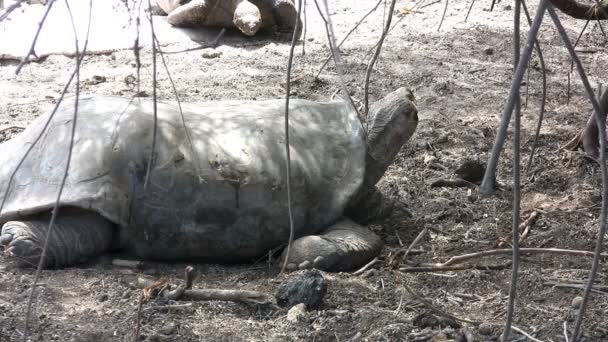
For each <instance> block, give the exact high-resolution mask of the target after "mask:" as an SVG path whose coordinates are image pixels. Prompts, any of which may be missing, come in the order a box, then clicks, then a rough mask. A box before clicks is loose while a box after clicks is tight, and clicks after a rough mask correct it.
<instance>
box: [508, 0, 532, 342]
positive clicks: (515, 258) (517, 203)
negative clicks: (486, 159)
mask: <svg viewBox="0 0 608 342" xmlns="http://www.w3.org/2000/svg"><path fill="white" fill-rule="evenodd" d="M520 21H521V0H515V10H514V11H513V70H515V68H516V67H517V64H518V63H519V53H520V51H519V50H520V46H519V45H520V39H519V31H520V30H519V27H520ZM529 59H530V58H528V61H529ZM520 143H521V98H520V95H519V91H518V92H517V94H516V95H515V128H514V133H513V209H512V210H513V213H512V215H511V220H512V222H511V230H512V233H513V241H512V244H513V245H512V250H513V253H512V257H511V263H512V265H511V282H510V284H509V299H508V301H507V314H506V318H505V327H504V330H503V333H502V342H508V341H509V336H510V335H511V325H512V323H513V312H514V311H515V298H516V297H517V277H518V272H519V222H520V220H521V218H520V217H519V215H520V211H521V179H520V172H521V165H520V164H521V163H520V152H521V151H520Z"/></svg>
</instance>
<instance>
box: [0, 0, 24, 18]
mask: <svg viewBox="0 0 608 342" xmlns="http://www.w3.org/2000/svg"><path fill="white" fill-rule="evenodd" d="M26 1H27V0H17V1H15V2H14V3H13V4H12V5H10V6H8V7H7V8H6V9H5V10H4V11H3V12H2V13H1V14H0V23H1V22H3V21H4V20H5V19H6V18H8V17H9V16H10V15H11V13H13V11H14V10H16V9H17V8H19V7H21V5H22V4H23V3H24V2H26ZM0 10H2V8H0Z"/></svg>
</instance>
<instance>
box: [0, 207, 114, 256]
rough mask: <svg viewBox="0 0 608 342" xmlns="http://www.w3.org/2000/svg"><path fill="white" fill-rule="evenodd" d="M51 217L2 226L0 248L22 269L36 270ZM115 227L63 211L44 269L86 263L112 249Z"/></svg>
mask: <svg viewBox="0 0 608 342" xmlns="http://www.w3.org/2000/svg"><path fill="white" fill-rule="evenodd" d="M50 216H51V215H50V213H48V214H45V215H38V216H35V217H31V218H28V219H26V220H22V221H9V222H6V223H5V224H4V226H2V231H1V233H0V245H1V246H4V254H5V255H6V256H8V257H9V260H11V261H14V262H15V263H16V265H17V266H20V267H36V266H37V265H38V262H39V260H40V255H41V253H42V248H43V246H44V240H45V238H46V235H47V228H48V224H49V220H50ZM113 233H114V225H113V224H112V223H111V222H110V221H108V220H106V219H105V218H103V217H102V216H100V215H99V214H97V213H94V212H90V211H85V210H79V209H73V208H62V209H61V210H60V212H59V215H58V216H57V219H56V221H55V225H54V226H53V230H52V231H51V235H50V236H49V242H48V246H47V252H46V257H45V260H44V263H43V267H44V268H58V267H66V266H70V265H74V264H77V263H79V262H83V261H85V260H86V259H88V258H90V257H92V256H95V255H99V254H101V253H103V252H104V251H107V250H108V249H110V247H111V245H112V238H113Z"/></svg>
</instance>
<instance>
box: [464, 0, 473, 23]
mask: <svg viewBox="0 0 608 342" xmlns="http://www.w3.org/2000/svg"><path fill="white" fill-rule="evenodd" d="M473 5H475V0H472V1H471V5H470V6H469V10H468V11H467V15H466V16H465V17H464V22H465V23H466V22H467V19H469V14H471V10H472V9H473Z"/></svg>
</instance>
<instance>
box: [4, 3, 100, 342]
mask: <svg viewBox="0 0 608 342" xmlns="http://www.w3.org/2000/svg"><path fill="white" fill-rule="evenodd" d="M51 1H54V0H51ZM65 3H66V6H67V9H68V13H69V16H70V21H71V23H72V29H73V30H74V43H75V48H76V50H75V52H76V67H75V70H74V75H75V77H76V85H75V87H76V91H75V93H76V98H75V101H74V114H73V116H72V130H71V134H70V144H69V150H68V156H67V161H66V165H65V170H64V173H63V177H62V179H61V184H60V185H59V191H57V198H56V200H55V204H54V207H53V211H52V213H51V219H50V221H49V225H48V227H47V232H46V236H45V238H44V244H43V246H42V252H41V253H40V260H39V261H38V266H37V268H36V274H35V275H34V281H33V282H32V283H33V284H37V283H38V280H39V279H40V275H41V273H42V268H43V266H44V262H45V257H46V253H47V250H48V245H49V239H50V236H51V232H52V231H53V226H54V224H55V221H56V219H57V214H58V213H59V204H60V203H61V195H62V194H63V189H64V187H65V183H66V180H67V178H68V174H69V170H70V164H71V162H72V152H73V149H74V138H75V136H76V124H77V119H78V102H79V98H80V64H81V63H82V59H83V58H84V52H85V51H86V48H87V45H88V42H89V33H90V29H91V12H92V9H93V0H90V2H89V22H88V28H87V34H86V38H85V43H84V47H83V50H82V52H83V53H82V54H80V52H79V47H78V34H77V32H76V24H75V23H74V16H73V15H72V11H71V9H70V5H69V3H68V0H65ZM49 7H50V6H49ZM47 13H48V12H47ZM33 46H34V44H32V49H33ZM81 55H82V57H81ZM71 80H72V78H70V80H69V81H68V83H67V84H66V86H65V88H64V89H63V92H62V94H61V96H60V100H59V101H58V102H57V106H56V107H55V111H54V112H53V113H52V115H51V117H52V116H54V114H55V112H56V109H57V108H58V106H59V104H60V103H61V100H63V97H64V96H65V92H66V91H67V89H68V87H69V85H70V84H71ZM50 121H51V118H49V121H48V122H47V124H46V125H45V128H44V129H43V131H42V132H44V131H45V130H46V127H48V124H49V123H50ZM40 136H42V133H41V134H40ZM39 138H40V137H38V138H37V139H36V142H37V141H38V140H39ZM33 145H35V143H34V144H33ZM33 145H32V146H33ZM28 151H31V150H28ZM25 157H26V156H24V159H23V160H25ZM23 160H22V161H23ZM20 165H21V163H20V164H19V165H18V166H17V168H16V169H15V173H16V172H17V169H18V168H19V166H20ZM13 175H14V174H13ZM8 189H9V187H8V186H7V190H6V191H7V194H8ZM7 194H5V200H6V196H7ZM3 204H4V201H3ZM0 211H2V209H1V207H0ZM35 292H36V286H32V287H31V290H30V293H29V297H28V300H27V309H26V313H25V328H24V332H23V341H24V342H26V341H28V335H29V322H30V316H31V314H32V303H33V300H34V293H35Z"/></svg>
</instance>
